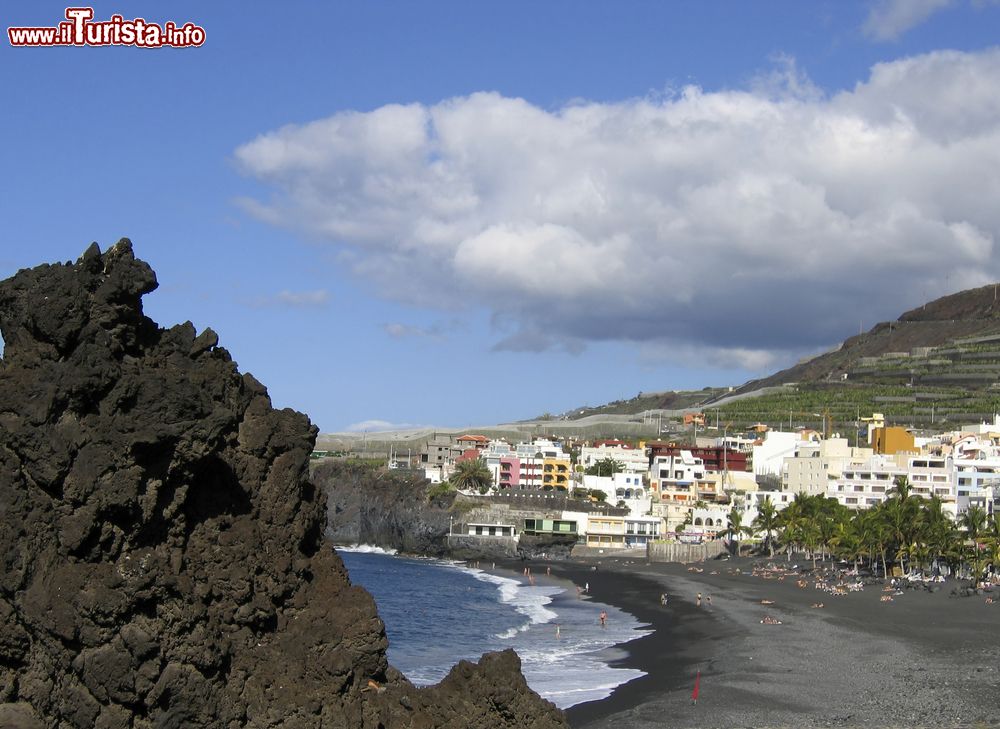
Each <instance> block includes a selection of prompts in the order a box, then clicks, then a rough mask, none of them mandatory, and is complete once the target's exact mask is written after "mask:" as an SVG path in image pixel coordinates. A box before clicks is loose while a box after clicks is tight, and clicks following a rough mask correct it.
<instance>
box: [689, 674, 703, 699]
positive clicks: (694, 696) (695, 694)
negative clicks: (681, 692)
mask: <svg viewBox="0 0 1000 729" xmlns="http://www.w3.org/2000/svg"><path fill="white" fill-rule="evenodd" d="M700 684H701V671H698V672H697V673H696V674H695V675H694V691H692V692H691V703H692V704H697V703H698V689H699V688H700Z"/></svg>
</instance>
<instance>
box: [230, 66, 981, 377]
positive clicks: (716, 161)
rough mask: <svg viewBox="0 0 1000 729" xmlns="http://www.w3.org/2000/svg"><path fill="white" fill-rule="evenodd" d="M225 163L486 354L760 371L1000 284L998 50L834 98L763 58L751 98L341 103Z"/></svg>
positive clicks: (268, 202) (704, 95)
mask: <svg viewBox="0 0 1000 729" xmlns="http://www.w3.org/2000/svg"><path fill="white" fill-rule="evenodd" d="M236 157H237V160H238V161H239V163H240V164H241V165H242V168H243V169H244V170H245V171H246V173H247V174H249V175H252V176H254V177H256V178H258V179H260V180H262V181H263V182H264V183H266V184H267V185H268V187H269V189H270V190H271V191H272V195H271V196H270V197H269V198H267V199H260V200H255V201H253V203H252V204H251V205H248V206H247V209H248V210H250V211H252V212H253V214H255V215H257V216H259V217H261V218H262V219H265V220H268V221H269V222H272V223H274V224H277V225H281V226H284V227H288V228H294V229H298V230H301V231H303V232H304V233H307V234H309V235H310V236H313V237H319V238H321V239H325V240H327V241H329V242H330V243H332V244H335V245H337V246H338V247H339V249H340V250H341V251H343V252H344V258H343V260H344V262H345V265H349V266H350V267H352V270H353V271H354V273H355V274H356V275H359V276H361V277H364V278H367V279H368V280H370V281H371V282H373V284H374V285H375V286H376V287H377V288H378V290H379V291H380V292H381V293H382V294H383V295H385V296H387V297H392V298H395V299H397V300H401V301H404V302H406V303H411V304H418V305H424V306H428V305H431V306H439V307H442V308H461V307H463V306H485V307H487V308H489V309H490V310H491V311H492V312H493V322H494V328H495V334H496V337H497V345H496V349H508V350H518V351H540V350H544V349H549V348H553V347H554V348H561V349H565V350H567V351H579V349H580V347H582V346H583V345H584V344H585V343H586V342H589V341H607V340H617V341H631V342H636V343H640V344H652V345H655V346H656V347H659V348H664V347H665V348H675V349H676V350H677V351H678V352H680V353H682V354H683V353H687V354H684V356H694V355H693V354H692V352H694V353H697V352H700V353H701V354H702V355H704V356H705V357H707V358H709V359H711V360H713V361H716V362H718V363H720V364H724V363H726V362H729V363H730V365H731V366H741V367H753V368H756V367H760V366H763V363H766V362H767V361H768V359H767V358H768V357H771V358H773V357H775V356H781V357H785V358H787V357H790V356H794V355H795V354H799V353H804V352H806V351H815V350H816V349H817V348H818V347H822V346H825V345H828V344H830V343H832V342H835V341H838V340H839V339H841V338H842V337H843V336H845V335H847V334H850V333H851V330H852V329H853V327H854V326H856V323H857V321H858V320H859V319H863V320H864V321H866V322H870V323H874V322H875V321H877V320H878V319H884V318H887V317H889V316H895V315H897V314H898V313H900V312H902V311H903V310H905V309H906V308H908V307H910V306H913V305H916V304H918V303H920V302H921V301H922V300H924V299H925V298H932V297H934V296H938V295H942V294H945V293H948V292H950V291H953V290H956V289H957V288H958V285H956V282H961V285H962V286H965V285H976V284H981V283H985V282H986V281H990V280H996V279H997V278H998V277H1000V265H998V262H997V259H996V255H995V253H994V244H995V241H996V240H997V238H998V236H1000V206H997V205H996V204H995V201H996V200H997V199H998V198H1000V50H997V49H994V50H990V51H986V52H982V53H968V54H967V53H959V52H937V53H932V54H928V55H924V56H919V57H914V58H908V59H903V60H899V61H896V62H892V63H885V64H880V65H878V66H875V67H874V68H873V69H872V71H871V75H870V78H869V79H868V80H866V81H865V82H863V83H860V84H858V85H857V87H855V88H854V89H852V90H850V91H848V92H843V93H840V94H836V95H834V96H824V95H823V94H821V93H820V92H819V91H818V90H817V89H816V88H815V87H814V86H813V85H812V84H811V83H810V82H809V80H808V78H806V77H805V76H804V75H803V74H802V72H801V71H800V70H798V69H797V68H796V67H795V65H794V61H793V60H792V59H779V67H778V70H777V71H776V73H775V74H771V75H766V76H764V77H761V78H759V79H758V80H757V81H756V82H755V83H754V84H753V85H752V86H751V88H750V90H748V91H722V92H705V91H703V90H701V89H698V88H695V87H687V88H685V89H683V90H682V91H681V92H679V93H677V94H675V95H673V96H670V97H667V98H656V99H634V100H627V101H622V102H619V103H596V102H580V101H575V102H573V103H572V104H570V105H567V106H565V107H562V108H558V109H553V110H547V109H542V108H539V107H537V106H534V105H533V104H530V103H528V102H527V101H525V100H523V99H516V98H507V97H503V96H500V95H498V94H494V93H477V94H473V95H471V96H466V97H458V98H454V99H448V100H446V101H442V102H440V103H438V104H434V105H431V106H424V105H419V104H412V105H408V106H386V107H382V108H380V109H376V110H375V111H372V112H368V113H358V112H343V113H338V114H335V115H334V116H332V117H329V118H327V119H323V120H320V121H317V122H313V123H311V124H305V125H301V126H290V127H285V128H283V129H279V130H277V131H274V132H270V133H268V134H264V135H262V136H261V137H259V138H258V139H256V140H254V141H252V142H250V143H248V144H246V145H244V146H242V147H240V148H239V149H238V150H237V151H236ZM387 331H388V330H387ZM388 333H389V334H390V335H392V334H393V332H392V331H389V332H388ZM406 333H408V332H407V331H406V330H405V329H400V330H398V332H397V334H398V335H403V334H406ZM409 333H413V332H409Z"/></svg>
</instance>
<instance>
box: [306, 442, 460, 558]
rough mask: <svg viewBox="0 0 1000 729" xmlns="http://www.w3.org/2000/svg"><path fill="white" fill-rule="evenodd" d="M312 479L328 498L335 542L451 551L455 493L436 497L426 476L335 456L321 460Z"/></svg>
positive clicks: (440, 553) (433, 553)
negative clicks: (450, 535)
mask: <svg viewBox="0 0 1000 729" xmlns="http://www.w3.org/2000/svg"><path fill="white" fill-rule="evenodd" d="M312 481H313V483H315V484H316V486H317V487H318V488H319V489H320V490H321V491H322V492H323V493H324V494H325V496H326V505H327V514H328V518H327V524H326V535H327V537H328V538H329V539H330V541H331V542H332V543H333V544H371V545H374V546H379V547H384V548H386V549H395V550H398V551H400V552H406V553H408V554H420V555H424V556H427V557H444V556H448V555H449V550H448V530H449V527H450V524H451V520H452V518H453V517H454V516H455V512H454V511H453V510H452V506H453V504H454V500H455V494H454V492H451V493H449V494H442V495H441V496H439V497H438V498H435V499H430V498H428V486H429V484H428V482H427V480H426V479H425V478H423V476H414V475H409V474H408V473H407V472H404V471H390V470H387V469H379V468H372V467H371V466H367V465H362V464H355V463H350V462H344V461H340V460H335V459H329V460H325V461H322V462H320V463H319V464H317V465H316V466H315V467H314V468H313V472H312Z"/></svg>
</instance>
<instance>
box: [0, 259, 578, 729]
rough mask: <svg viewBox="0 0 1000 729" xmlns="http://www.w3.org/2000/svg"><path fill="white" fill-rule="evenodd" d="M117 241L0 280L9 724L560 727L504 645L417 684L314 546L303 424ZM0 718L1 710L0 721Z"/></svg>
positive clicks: (309, 438)
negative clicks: (152, 307)
mask: <svg viewBox="0 0 1000 729" xmlns="http://www.w3.org/2000/svg"><path fill="white" fill-rule="evenodd" d="M155 287H156V278H155V276H154V274H153V272H152V270H151V269H150V268H149V267H148V266H147V265H146V264H145V263H143V262H142V261H139V260H136V259H135V258H134V256H133V253H132V247H131V244H130V243H129V242H128V241H126V240H123V241H121V242H119V243H118V244H116V245H115V246H113V247H112V248H111V249H109V250H108V251H107V252H106V253H101V251H100V250H99V249H98V247H97V246H96V244H95V245H93V246H91V247H90V248H89V249H88V250H87V251H86V253H84V255H83V256H82V257H81V258H80V259H79V260H78V261H77V262H76V263H74V264H65V265H51V266H40V267H38V268H35V269H31V270H24V271H21V272H19V273H18V274H17V275H16V276H15V277H14V278H12V279H9V280H7V281H4V282H2V283H0V329H2V333H3V338H4V342H5V350H4V354H3V358H2V360H0V560H2V571H0V722H6V724H10V725H13V726H39V727H53V728H54V727H60V728H62V727H88V728H89V727H103V728H105V729H114V728H119V727H120V728H125V727H130V728H132V729H147V728H149V729H152V728H153V727H157V728H163V729H166V728H169V727H234V728H235V727H244V726H246V727H285V728H288V729H292V728H297V727H317V728H318V727H336V728H341V727H343V728H347V727H365V728H367V727H371V728H373V729H374V728H375V727H413V728H414V729H415V728H416V727H536V728H538V729H541V728H543V727H561V726H565V722H564V719H563V717H562V715H561V713H560V712H559V711H558V710H556V709H555V707H553V706H552V705H551V704H549V703H547V702H544V701H542V700H541V699H539V698H538V697H537V695H535V694H534V693H532V692H531V691H530V690H529V689H528V688H527V686H526V684H525V683H524V679H523V677H522V676H521V674H520V672H519V662H518V660H517V657H516V656H515V655H513V654H496V655H490V656H486V657H484V658H483V659H482V660H481V661H480V663H479V664H478V665H473V664H466V663H463V664H460V665H459V666H456V668H455V669H454V670H453V671H452V673H451V674H450V675H449V676H448V678H447V679H445V681H443V682H442V683H441V684H440V685H438V686H436V687H431V688H427V689H419V690H418V689H415V688H414V687H413V686H412V685H411V684H410V683H409V682H407V681H406V680H405V679H404V678H403V677H402V676H401V675H400V674H399V673H398V672H396V671H395V670H394V669H392V668H391V667H390V666H389V665H388V663H387V661H386V655H385V649H386V635H385V631H384V628H383V625H382V622H381V621H380V620H379V618H378V615H377V614H376V611H375V606H374V603H373V601H372V599H371V597H370V596H369V595H368V594H367V593H366V592H365V591H364V590H362V589H360V588H358V587H354V586H352V585H351V584H350V581H349V579H348V576H347V574H346V571H345V570H344V567H343V564H342V563H341V561H340V559H339V558H338V557H337V556H336V554H335V553H334V552H332V551H331V550H330V549H328V548H324V546H323V536H322V530H323V524H324V520H325V514H324V512H325V509H324V502H323V499H322V497H321V496H320V495H319V493H318V492H317V490H316V489H315V488H314V487H313V485H312V483H311V482H310V481H309V479H308V477H307V462H308V456H309V453H310V451H311V449H312V446H313V442H314V438H315V428H314V427H313V426H312V425H311V424H310V423H309V421H308V419H307V418H306V417H305V416H304V415H302V414H300V413H297V412H294V411H292V410H275V409H274V408H272V407H271V403H270V400H269V398H268V395H267V391H266V389H265V388H264V387H263V386H262V385H261V384H260V383H259V382H258V381H257V380H255V379H254V378H253V377H252V376H251V375H249V374H243V375H241V374H240V373H239V371H238V370H237V367H236V365H235V363H234V362H233V361H232V359H231V358H230V356H229V354H228V353H227V352H226V351H225V350H224V349H223V348H221V347H219V346H218V337H217V336H216V335H215V333H214V332H212V331H211V330H210V329H208V330H205V331H204V332H201V333H200V334H199V333H197V332H196V331H195V329H194V327H193V326H192V325H191V324H190V323H186V324H182V325H179V326H175V327H172V328H170V329H166V330H164V329H160V328H159V327H157V325H156V324H155V323H154V322H153V321H151V320H150V319H148V318H147V317H145V316H144V315H143V313H142V306H141V297H142V295H143V294H145V293H147V292H149V291H152V290H153V289H154V288H155ZM6 724H5V725H6Z"/></svg>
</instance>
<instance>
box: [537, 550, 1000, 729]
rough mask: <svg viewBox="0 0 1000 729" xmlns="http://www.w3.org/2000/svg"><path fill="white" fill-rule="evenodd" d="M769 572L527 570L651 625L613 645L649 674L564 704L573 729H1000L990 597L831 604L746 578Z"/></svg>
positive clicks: (996, 606) (800, 589)
mask: <svg viewBox="0 0 1000 729" xmlns="http://www.w3.org/2000/svg"><path fill="white" fill-rule="evenodd" d="M768 562H770V563H772V564H773V565H774V566H775V567H776V568H778V569H783V568H786V567H788V566H789V565H788V563H786V562H785V560H784V559H783V558H780V557H779V558H776V559H774V560H759V559H754V560H749V559H746V558H744V559H740V560H732V561H725V560H717V561H709V562H706V563H703V564H702V565H699V567H701V568H702V570H703V571H701V572H696V571H689V569H688V567H687V566H686V565H680V564H647V563H646V562H645V560H642V559H629V558H614V559H609V558H602V559H600V560H596V559H594V560H575V561H573V562H552V563H551V565H548V564H546V563H545V562H542V561H537V562H532V563H531V564H532V566H533V568H534V569H535V570H536V571H544V569H545V567H546V566H550V567H551V569H552V574H553V575H557V576H560V577H564V578H567V579H570V580H572V581H573V582H574V583H576V584H578V585H582V584H584V583H589V588H590V589H589V592H590V595H591V596H592V597H593V598H594V599H595V600H598V601H601V602H607V603H611V604H614V605H616V606H618V607H620V608H622V609H623V610H625V611H627V612H629V613H631V614H633V615H635V616H636V617H637V618H638V619H639V620H641V621H643V622H648V623H650V624H651V626H652V627H653V628H654V629H655V632H654V633H653V634H652V635H650V636H648V637H645V638H641V639H638V640H636V641H633V642H631V643H629V644H627V645H626V646H624V648H625V649H626V651H627V652H628V657H627V658H625V659H623V660H622V662H621V665H623V666H627V667H632V668H637V669H640V670H643V671H645V672H646V673H647V675H646V676H645V677H643V678H640V679H637V680H635V681H632V682H631V683H628V684H625V685H623V686H620V687H619V688H618V689H616V690H615V692H614V693H613V694H612V695H611V696H610V697H609V698H608V699H605V700H603V701H598V702H592V703H588V704H580V705H577V706H574V707H572V708H571V709H570V710H569V711H568V712H567V713H568V716H569V718H570V721H571V724H572V725H573V726H574V727H578V728H579V729H612V728H613V729H652V728H653V727H657V728H662V727H672V728H674V729H682V728H685V727H691V728H697V729H709V728H711V727H720V728H721V727H726V728H727V729H731V728H732V727H827V726H837V727H979V726H1000V701H998V699H1000V630H998V628H1000V601H998V602H996V603H989V602H987V599H986V596H982V595H977V596H973V597H952V596H951V595H950V592H951V590H952V588H953V587H956V586H957V585H958V584H959V583H958V582H956V581H950V582H946V583H944V584H943V585H941V589H940V590H938V591H937V592H933V593H931V592H928V591H926V590H903V591H902V594H896V591H895V590H891V591H890V590H886V589H885V588H886V586H885V585H882V584H876V585H869V586H867V587H865V588H864V589H863V590H860V591H849V592H847V594H846V595H839V596H838V595H833V594H831V593H829V592H825V591H822V590H820V589H817V588H816V587H815V582H816V581H817V579H816V578H813V577H811V576H803V577H800V576H797V575H796V576H787V577H783V578H782V576H781V574H780V573H772V574H770V575H769V577H768V578H767V579H765V578H764V577H762V576H760V572H759V570H758V574H757V575H755V574H753V572H754V567H753V565H754V564H757V565H763V564H766V563H768ZM809 566H811V565H809ZM806 574H807V575H808V572H807V573H806ZM803 583H805V584H803ZM662 593H666V594H667V595H668V598H669V599H668V601H667V604H666V605H661V604H660V595H661V594H662ZM698 593H701V594H702V595H703V596H704V598H705V599H703V600H702V604H701V606H700V607H699V606H697V604H696V602H697V599H696V596H697V595H698ZM709 597H711V601H710V602H709V600H708V599H707V598H709ZM886 597H891V598H892V599H891V600H888V599H886ZM820 604H822V606H823V607H818V605H820ZM765 617H771V618H773V619H775V620H776V621H780V624H765V623H762V622H761V621H762V620H763V619H764V618H765ZM699 671H700V673H701V682H700V696H699V700H698V702H697V704H696V705H694V704H692V702H691V690H692V688H693V685H694V680H695V675H696V673H697V672H699Z"/></svg>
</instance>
